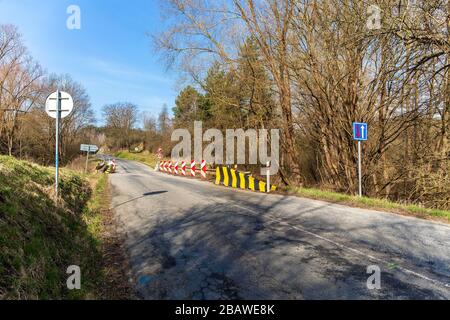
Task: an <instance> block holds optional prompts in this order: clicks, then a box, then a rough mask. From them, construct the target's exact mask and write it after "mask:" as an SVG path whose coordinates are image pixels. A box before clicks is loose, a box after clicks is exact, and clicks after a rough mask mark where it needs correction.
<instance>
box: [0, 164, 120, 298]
mask: <svg viewBox="0 0 450 320" xmlns="http://www.w3.org/2000/svg"><path fill="white" fill-rule="evenodd" d="M87 178H88V176H87V175H83V174H79V173H77V172H75V171H72V170H67V169H63V170H61V181H60V190H61V200H60V204H59V205H58V206H56V205H55V202H54V198H53V196H54V193H53V189H54V187H53V183H54V169H52V168H46V167H42V166H38V165H35V164H32V163H29V162H26V161H20V160H17V159H15V158H12V157H5V156H0V299H102V298H108V297H110V296H109V295H108V294H107V290H106V289H105V286H107V285H109V284H111V286H115V285H116V284H117V282H114V281H112V282H111V281H110V282H108V280H109V278H108V270H107V269H106V268H105V257H104V252H105V245H104V243H105V240H104V239H105V236H104V233H105V227H104V219H103V217H102V214H103V211H102V209H103V208H104V207H105V206H107V203H106V201H108V199H107V198H105V192H107V176H106V175H105V176H98V179H97V177H91V182H94V183H95V187H94V188H92V186H91V184H90V183H89V181H88V179H87ZM71 265H77V266H79V267H80V269H81V290H69V289H67V286H66V281H67V278H68V277H69V275H68V274H67V273H66V270H67V268H68V267H69V266H71ZM105 283H106V285H105Z"/></svg>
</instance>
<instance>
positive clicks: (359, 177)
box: [358, 141, 362, 197]
mask: <svg viewBox="0 0 450 320" xmlns="http://www.w3.org/2000/svg"><path fill="white" fill-rule="evenodd" d="M358 180H359V196H360V197H362V183H361V141H358Z"/></svg>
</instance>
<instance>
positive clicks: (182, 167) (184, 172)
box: [181, 161, 186, 177]
mask: <svg viewBox="0 0 450 320" xmlns="http://www.w3.org/2000/svg"><path fill="white" fill-rule="evenodd" d="M181 174H182V175H183V177H185V176H186V161H182V162H181Z"/></svg>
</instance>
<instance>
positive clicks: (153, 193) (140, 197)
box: [110, 190, 167, 210]
mask: <svg viewBox="0 0 450 320" xmlns="http://www.w3.org/2000/svg"><path fill="white" fill-rule="evenodd" d="M166 192H167V191H166V190H162V191H151V192H146V193H143V194H142V196H139V197H136V198H133V199H130V200H127V201H124V202H122V203H119V204H118V205H116V206H114V207H112V208H110V210H113V209H116V208H118V207H120V206H123V205H124V204H127V203H130V202H133V201H136V200H139V199H142V198H145V197H148V196H155V195H158V194H162V193H166Z"/></svg>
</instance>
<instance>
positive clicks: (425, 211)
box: [287, 187, 450, 222]
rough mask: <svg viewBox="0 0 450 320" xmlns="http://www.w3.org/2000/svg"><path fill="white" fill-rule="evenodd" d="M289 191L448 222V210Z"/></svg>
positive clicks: (378, 200)
mask: <svg viewBox="0 0 450 320" xmlns="http://www.w3.org/2000/svg"><path fill="white" fill-rule="evenodd" d="M287 191H288V192H289V193H293V194H296V195H299V196H302V197H305V198H311V199H318V200H325V201H330V202H337V203H343V204H347V205H353V206H358V207H363V208H370V209H375V210H386V211H391V212H396V213H404V214H411V215H414V216H418V217H422V218H428V217H435V218H443V220H447V221H449V222H450V211H446V210H438V209H430V208H424V207H421V206H418V205H413V204H411V205H403V204H400V203H396V202H393V201H389V200H385V199H377V198H367V197H357V196H352V195H347V194H343V193H337V192H331V191H325V190H320V189H310V188H297V187H293V188H288V189H287Z"/></svg>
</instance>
